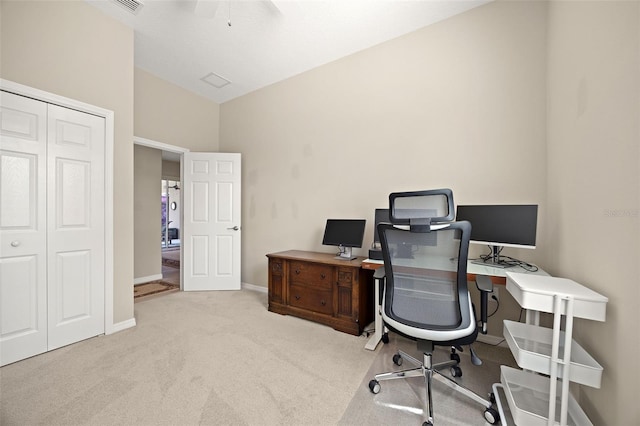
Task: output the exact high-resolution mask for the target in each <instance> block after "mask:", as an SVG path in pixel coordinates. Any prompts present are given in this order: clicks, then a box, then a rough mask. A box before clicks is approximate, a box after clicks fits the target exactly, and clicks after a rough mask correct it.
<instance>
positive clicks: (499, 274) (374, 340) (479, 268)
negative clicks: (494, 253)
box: [361, 259, 549, 351]
mask: <svg viewBox="0 0 640 426" xmlns="http://www.w3.org/2000/svg"><path fill="white" fill-rule="evenodd" d="M383 265H384V262H383V261H382V260H373V259H365V260H363V261H362V265H361V267H362V268H363V269H371V270H375V269H378V268H380V267H382V266H383ZM507 272H521V273H527V274H532V275H549V274H547V273H546V272H545V271H543V270H542V269H539V268H538V270H537V271H536V272H528V271H527V270H525V269H523V268H521V267H519V266H513V267H511V268H495V267H492V266H487V265H478V264H476V263H472V262H471V261H469V262H468V263H467V281H475V279H476V275H487V276H489V277H491V281H492V282H493V283H494V284H498V285H505V284H506V281H507V278H506V277H507V275H506V273H507ZM374 283H375V289H374V303H375V305H374V307H373V312H374V327H375V331H374V333H373V335H372V336H371V337H370V338H369V341H368V342H367V344H366V345H365V348H366V349H369V350H370V351H374V350H375V349H376V347H377V346H378V343H379V342H380V340H381V339H382V314H381V312H380V309H381V307H380V301H379V298H380V289H379V286H378V280H374Z"/></svg>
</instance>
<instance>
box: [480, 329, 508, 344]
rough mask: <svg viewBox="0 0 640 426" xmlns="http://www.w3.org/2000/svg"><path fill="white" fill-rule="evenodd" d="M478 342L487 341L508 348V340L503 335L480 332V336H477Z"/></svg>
mask: <svg viewBox="0 0 640 426" xmlns="http://www.w3.org/2000/svg"><path fill="white" fill-rule="evenodd" d="M476 340H477V341H478V342H482V343H486V344H488V345H493V346H500V347H503V348H508V347H509V345H507V342H506V341H505V340H504V337H502V336H492V335H490V334H480V333H478V337H477V338H476Z"/></svg>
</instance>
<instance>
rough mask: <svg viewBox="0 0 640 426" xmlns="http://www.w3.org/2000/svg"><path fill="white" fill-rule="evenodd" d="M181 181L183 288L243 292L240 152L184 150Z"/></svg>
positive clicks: (186, 289)
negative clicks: (240, 290) (241, 275)
mask: <svg viewBox="0 0 640 426" xmlns="http://www.w3.org/2000/svg"><path fill="white" fill-rule="evenodd" d="M182 182H183V207H184V211H183V224H182V225H183V228H184V238H183V240H181V243H182V247H183V259H184V262H182V264H184V267H183V271H182V274H183V275H182V284H183V290H185V291H198V290H239V289H240V271H241V268H240V260H241V259H240V257H241V246H240V243H241V223H240V220H241V198H240V197H241V192H240V189H241V186H240V183H241V156H240V154H235V153H233V154H230V153H209V152H186V153H185V154H184V158H183V179H182Z"/></svg>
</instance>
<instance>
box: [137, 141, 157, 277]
mask: <svg viewBox="0 0 640 426" xmlns="http://www.w3.org/2000/svg"><path fill="white" fill-rule="evenodd" d="M161 177H162V152H161V151H159V150H157V149H153V148H147V147H145V146H140V145H135V146H134V193H133V194H134V203H133V205H134V226H133V229H134V234H133V236H134V245H133V248H134V252H133V253H134V268H133V271H134V278H136V279H139V278H145V277H153V276H157V275H161V274H162V262H161V259H162V257H161V256H162V255H161V247H160V232H161V230H162V223H161V220H160V219H161V214H160V212H161V205H160V193H161V186H160V179H161Z"/></svg>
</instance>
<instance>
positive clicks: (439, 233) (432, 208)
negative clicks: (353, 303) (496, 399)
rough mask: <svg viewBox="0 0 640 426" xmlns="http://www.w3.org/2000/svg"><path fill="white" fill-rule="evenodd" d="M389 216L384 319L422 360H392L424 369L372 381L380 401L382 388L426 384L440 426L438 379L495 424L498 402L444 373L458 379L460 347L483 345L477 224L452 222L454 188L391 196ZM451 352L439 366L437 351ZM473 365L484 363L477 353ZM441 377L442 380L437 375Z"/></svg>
mask: <svg viewBox="0 0 640 426" xmlns="http://www.w3.org/2000/svg"><path fill="white" fill-rule="evenodd" d="M389 216H390V219H391V222H392V223H380V224H379V225H378V234H379V237H380V243H381V245H382V254H383V259H384V269H383V268H379V269H378V270H377V271H376V273H375V275H374V278H375V279H378V280H380V281H379V284H380V285H379V288H380V293H381V297H380V298H379V300H381V314H382V320H383V323H384V326H385V335H384V336H383V341H384V342H385V343H387V342H388V336H387V335H386V332H387V330H392V331H394V332H397V333H399V334H401V335H403V336H405V337H408V338H410V339H412V340H415V341H417V346H418V350H419V351H420V352H422V353H423V360H422V362H420V361H419V360H417V359H415V358H413V357H412V356H410V355H409V354H407V353H405V352H402V351H398V353H396V354H395V355H394V356H393V362H394V363H395V364H396V365H402V361H403V360H408V361H410V362H412V363H413V364H415V365H416V366H417V367H416V368H413V369H408V370H402V371H396V372H390V373H383V374H377V375H376V376H375V378H374V379H373V380H371V381H370V382H369V389H370V390H371V392H373V393H374V394H377V393H378V392H380V381H382V380H389V379H397V378H408V377H419V376H422V377H424V380H425V384H426V399H425V401H424V405H425V407H424V408H425V410H424V415H425V417H426V420H425V422H424V423H423V425H433V406H432V405H433V402H432V390H431V381H432V377H436V378H438V379H440V380H441V381H443V382H444V383H445V384H447V385H448V386H450V387H451V388H453V389H454V390H456V391H459V392H461V393H463V394H464V395H466V396H468V397H470V398H471V399H473V400H475V401H476V402H478V403H480V404H481V405H483V406H484V407H485V418H486V420H487V421H489V422H490V423H492V424H493V423H495V422H497V420H498V413H497V411H496V410H495V409H493V408H492V403H491V402H490V401H488V400H485V399H483V398H482V397H480V396H479V395H477V394H475V393H474V392H472V391H471V390H468V389H466V388H464V387H463V386H461V385H459V384H458V383H456V382H455V381H454V380H453V379H450V378H449V377H447V376H445V375H443V374H442V373H440V372H439V371H438V370H439V369H442V368H445V367H449V368H450V371H451V375H452V376H454V377H456V376H457V377H459V376H461V375H462V370H461V369H460V367H459V366H458V363H459V362H460V356H459V354H458V353H456V348H457V349H458V350H460V349H461V347H462V345H470V344H471V343H473V342H474V341H475V340H476V337H477V335H478V331H479V326H478V322H477V320H476V317H475V311H474V307H473V305H472V303H471V298H470V295H469V291H468V289H467V257H468V250H469V237H470V234H471V224H470V223H469V222H452V221H453V218H454V207H453V193H452V191H451V190H449V189H438V190H430V191H416V192H403V193H392V194H390V195H389ZM479 281H480V283H479V284H478V288H479V289H480V290H481V292H480V293H481V305H482V325H481V327H480V328H482V331H483V332H484V333H486V321H487V314H486V311H487V309H486V306H487V295H488V293H490V292H491V291H492V283H491V280H490V279H489V278H488V277H481V278H480V280H479ZM436 345H438V346H451V347H452V352H451V356H450V358H451V360H449V361H447V362H444V363H440V364H436V365H434V364H433V362H432V354H433V350H434V347H435V346H436ZM471 355H472V359H473V362H474V364H476V365H478V364H481V363H482V361H480V360H479V359H478V358H477V357H476V356H475V353H474V352H473V350H472V354H471ZM434 373H437V374H436V375H435V376H434Z"/></svg>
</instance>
